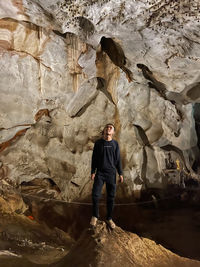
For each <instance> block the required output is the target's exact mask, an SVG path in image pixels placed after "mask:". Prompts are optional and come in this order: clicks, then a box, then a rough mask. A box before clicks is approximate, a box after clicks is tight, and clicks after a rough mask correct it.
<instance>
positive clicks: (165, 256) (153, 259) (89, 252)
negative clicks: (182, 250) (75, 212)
mask: <svg viewBox="0 0 200 267" xmlns="http://www.w3.org/2000/svg"><path fill="white" fill-rule="evenodd" d="M122 265H123V266H127V267H129V266H130V267H133V266H152V267H165V266H166V267H167V266H170V267H172V266H174V267H178V266H187V267H189V266H191V267H192V266H194V267H198V266H200V262H199V261H195V260H190V259H186V258H182V257H179V256H177V255H175V254H174V253H172V252H170V251H169V250H167V249H165V248H164V247H162V246H161V245H159V244H156V243H155V242H154V241H152V240H149V239H147V238H140V237H138V236H137V235H136V234H131V233H129V232H125V231H123V230H122V229H121V228H120V227H117V228H116V229H115V230H114V231H111V230H109V229H107V228H106V224H105V223H104V222H99V223H98V225H97V227H96V228H95V230H92V229H86V230H85V231H84V233H83V234H82V235H81V237H80V239H79V240H78V241H77V243H76V244H75V246H74V247H73V248H72V249H71V250H70V252H69V253H68V254H67V255H66V256H65V257H64V258H63V259H62V260H61V261H60V262H58V263H57V264H55V263H54V266H56V267H62V266H66V267H71V266H77V267H79V266H81V267H86V266H91V267H96V266H97V267H100V266H109V267H112V266H113V267H118V266H122Z"/></svg>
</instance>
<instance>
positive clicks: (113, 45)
mask: <svg viewBox="0 0 200 267" xmlns="http://www.w3.org/2000/svg"><path fill="white" fill-rule="evenodd" d="M100 45H101V49H102V51H103V52H105V53H106V54H107V55H108V57H109V58H110V60H111V61H112V62H113V63H114V64H115V65H116V66H118V67H119V68H120V69H122V70H123V71H124V72H125V74H126V77H127V79H128V81H129V82H132V81H133V74H132V72H131V71H130V70H129V69H128V68H127V67H126V66H125V65H126V64H127V58H126V56H125V54H124V51H123V49H122V47H121V46H120V44H119V43H117V42H116V41H114V40H113V39H112V38H106V37H104V36H103V37H102V38H101V41H100Z"/></svg>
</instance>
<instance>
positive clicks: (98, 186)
mask: <svg viewBox="0 0 200 267" xmlns="http://www.w3.org/2000/svg"><path fill="white" fill-rule="evenodd" d="M104 183H106V191H107V216H106V219H107V220H110V219H112V212H113V207H114V198H115V193H116V175H113V174H112V175H103V174H101V175H100V174H96V176H95V178H94V184H93V188H92V203H93V207H92V216H94V217H96V218H99V199H100V197H101V191H102V187H103V185H104Z"/></svg>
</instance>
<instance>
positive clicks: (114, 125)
mask: <svg viewBox="0 0 200 267" xmlns="http://www.w3.org/2000/svg"><path fill="white" fill-rule="evenodd" d="M108 125H112V126H113V128H114V130H115V125H114V124H113V123H107V124H106V125H105V127H104V129H105V128H106V127H107V126H108Z"/></svg>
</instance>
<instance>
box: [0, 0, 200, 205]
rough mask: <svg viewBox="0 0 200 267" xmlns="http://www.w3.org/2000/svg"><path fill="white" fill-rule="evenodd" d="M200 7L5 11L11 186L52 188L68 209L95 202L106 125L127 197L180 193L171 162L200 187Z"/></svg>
mask: <svg viewBox="0 0 200 267" xmlns="http://www.w3.org/2000/svg"><path fill="white" fill-rule="evenodd" d="M199 7H200V6H199V1H198V0H194V1H192V2H190V1H189V0H188V1H187V0H184V1H183V0H179V1H169V0H165V1H164V0H161V1H158V0H148V1H147V0H140V1H126V0H119V1H114V0H106V1H105V0H104V1H103V0H99V1H89V2H88V1H84V0H76V1H66V0H57V1H52V0H46V1H42V0H33V1H30V0H20V1H16V0H9V1H6V2H5V1H3V0H0V18H1V19H0V159H1V162H2V164H1V167H0V168H1V169H0V172H1V175H2V177H3V178H7V179H9V180H11V181H14V182H15V183H16V184H17V185H20V184H21V183H23V182H29V181H31V180H34V179H41V181H43V180H44V179H51V180H52V181H54V183H55V184H56V185H57V187H58V188H59V190H60V192H61V195H62V197H63V198H64V199H67V200H72V199H74V198H82V199H83V198H85V197H87V196H88V195H89V194H90V189H91V183H90V182H89V175H90V163H91V153H92V148H93V144H94V141H95V140H96V139H97V138H99V137H100V136H101V131H102V128H103V126H104V124H106V123H108V122H113V123H114V124H115V125H116V136H115V138H116V139H117V140H118V141H119V143H120V148H121V154H122V159H123V168H124V176H125V185H124V190H122V191H120V192H123V193H120V194H121V195H119V196H118V197H124V196H130V195H133V194H134V191H140V190H141V189H144V188H149V187H150V188H165V187H166V186H167V184H169V183H171V180H170V179H168V177H166V175H165V172H164V170H165V169H166V160H168V156H169V155H168V153H171V158H172V160H173V161H174V162H175V161H176V160H177V159H178V160H179V161H180V164H181V168H182V169H183V168H184V170H185V171H186V172H187V173H188V172H190V173H191V174H192V175H193V176H195V175H196V174H195V173H194V172H193V170H192V165H193V164H194V163H195V159H197V156H198V154H199V152H198V148H197V135H196V131H195V121H194V118H193V103H196V102H197V103H198V102H199V101H200V94H199V87H200V72H199V69H200V52H199V51H200V36H199V32H200V31H199V29H200V22H199V21H200V17H199ZM5 170H6V171H5ZM138 180H139V181H140V182H139V183H138ZM173 182H174V181H172V183H173ZM176 183H177V181H176Z"/></svg>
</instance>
